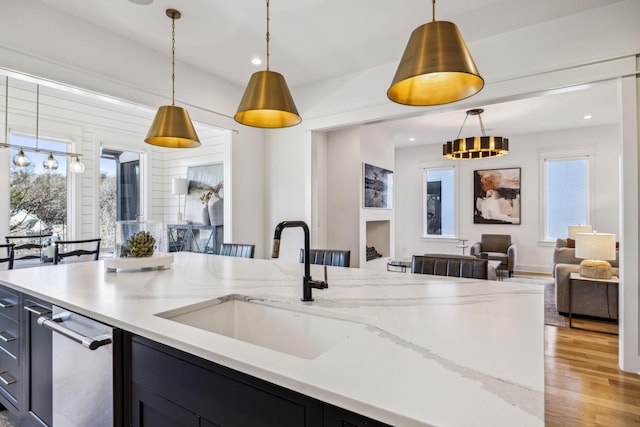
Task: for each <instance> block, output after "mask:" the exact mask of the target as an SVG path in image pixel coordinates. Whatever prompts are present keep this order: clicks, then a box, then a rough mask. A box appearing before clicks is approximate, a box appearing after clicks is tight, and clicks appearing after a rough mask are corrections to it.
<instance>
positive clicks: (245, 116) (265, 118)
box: [233, 0, 302, 128]
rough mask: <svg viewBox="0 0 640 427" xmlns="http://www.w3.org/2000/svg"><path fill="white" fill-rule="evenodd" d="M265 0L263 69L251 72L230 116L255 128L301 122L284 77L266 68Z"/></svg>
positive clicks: (275, 126) (286, 125) (280, 126)
mask: <svg viewBox="0 0 640 427" xmlns="http://www.w3.org/2000/svg"><path fill="white" fill-rule="evenodd" d="M269 38H270V34H269V0H267V69H266V71H258V72H256V73H253V75H252V76H251V79H250V80H249V84H248V85H247V88H246V90H245V92H244V95H243V97H242V100H241V101H240V105H239V106H238V111H237V112H236V114H235V116H233V118H234V119H235V121H237V122H238V123H242V124H243V125H247V126H253V127H258V128H284V127H289V126H295V125H297V124H298V123H300V122H301V121H302V118H301V117H300V114H298V109H297V108H296V104H295V103H294V102H293V97H292V96H291V93H290V92H289V88H288V87H287V82H286V81H285V79H284V76H283V75H282V74H280V73H276V72H275V71H271V70H269Z"/></svg>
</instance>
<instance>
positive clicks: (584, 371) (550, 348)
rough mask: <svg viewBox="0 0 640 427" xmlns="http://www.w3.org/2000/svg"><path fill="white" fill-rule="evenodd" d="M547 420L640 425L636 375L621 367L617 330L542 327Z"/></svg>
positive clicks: (559, 423) (555, 423)
mask: <svg viewBox="0 0 640 427" xmlns="http://www.w3.org/2000/svg"><path fill="white" fill-rule="evenodd" d="M591 323H593V322H583V324H582V326H590V327H591V326H595V325H592V324H591ZM574 326H575V324H574ZM605 326H606V327H608V328H609V329H611V327H612V326H611V325H605ZM615 327H617V326H615ZM545 424H546V425H547V426H562V427H567V426H581V427H582V426H607V427H609V426H612V427H613V426H634V425H638V426H640V376H639V375H634V374H628V373H625V372H622V371H621V370H620V369H619V367H618V336H617V335H610V334H603V333H599V332H590V331H583V330H580V329H569V328H568V327H566V328H559V327H555V326H545Z"/></svg>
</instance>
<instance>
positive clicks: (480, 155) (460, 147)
mask: <svg viewBox="0 0 640 427" xmlns="http://www.w3.org/2000/svg"><path fill="white" fill-rule="evenodd" d="M482 113H484V110H483V109H482V108H475V109H473V110H469V111H467V115H466V116H465V118H464V120H463V122H462V126H460V130H459V131H458V136H457V137H456V139H454V140H453V141H447V142H446V143H445V144H443V145H442V155H443V156H444V157H445V158H447V159H457V160H462V159H485V158H487V157H500V156H504V155H505V154H508V153H509V139H508V138H503V137H501V136H486V133H485V130H484V123H482V116H481V114H482ZM469 116H478V120H479V121H480V130H481V131H482V136H472V137H470V138H460V133H462V128H463V127H464V124H465V123H466V121H467V118H468V117H469Z"/></svg>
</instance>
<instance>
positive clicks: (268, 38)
mask: <svg viewBox="0 0 640 427" xmlns="http://www.w3.org/2000/svg"><path fill="white" fill-rule="evenodd" d="M270 38H271V35H270V33H269V0H267V71H269V40H270Z"/></svg>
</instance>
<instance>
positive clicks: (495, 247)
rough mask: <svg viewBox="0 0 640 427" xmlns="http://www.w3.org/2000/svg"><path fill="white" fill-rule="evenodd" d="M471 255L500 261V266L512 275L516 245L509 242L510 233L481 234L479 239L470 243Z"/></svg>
mask: <svg viewBox="0 0 640 427" xmlns="http://www.w3.org/2000/svg"><path fill="white" fill-rule="evenodd" d="M470 253H471V255H474V256H476V257H478V258H486V259H491V260H496V261H500V262H501V264H500V268H501V269H502V270H506V271H508V272H509V277H511V276H512V275H513V270H514V268H515V266H516V254H517V251H516V245H515V244H514V243H513V242H511V235H510V234H483V235H481V236H480V241H479V242H476V243H474V244H473V245H471V248H470Z"/></svg>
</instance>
